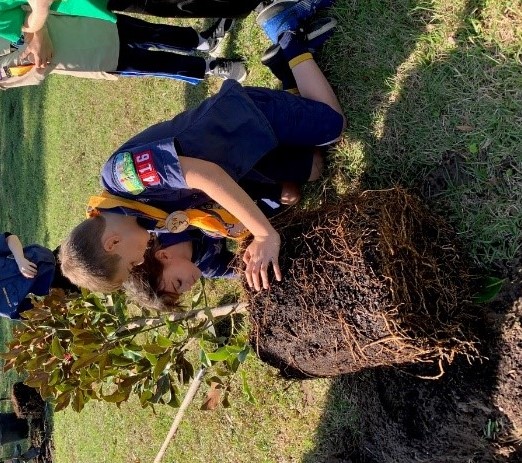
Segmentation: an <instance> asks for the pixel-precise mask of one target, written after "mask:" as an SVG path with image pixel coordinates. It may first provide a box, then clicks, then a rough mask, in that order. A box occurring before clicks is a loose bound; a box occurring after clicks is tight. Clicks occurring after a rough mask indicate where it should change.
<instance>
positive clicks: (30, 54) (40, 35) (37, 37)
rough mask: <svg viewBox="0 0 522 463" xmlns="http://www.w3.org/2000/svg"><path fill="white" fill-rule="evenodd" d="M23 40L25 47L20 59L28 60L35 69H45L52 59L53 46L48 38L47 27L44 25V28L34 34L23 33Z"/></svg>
mask: <svg viewBox="0 0 522 463" xmlns="http://www.w3.org/2000/svg"><path fill="white" fill-rule="evenodd" d="M24 40H25V43H26V44H27V45H26V48H25V50H24V51H23V52H22V54H21V55H20V58H21V59H24V60H28V61H29V62H31V63H33V64H34V65H35V66H36V67H37V68H44V67H46V66H47V65H48V64H49V63H50V62H51V58H52V57H53V44H52V42H51V38H50V37H49V32H48V31H47V26H45V25H44V27H42V28H41V29H40V30H39V31H37V32H34V33H31V32H26V33H24Z"/></svg>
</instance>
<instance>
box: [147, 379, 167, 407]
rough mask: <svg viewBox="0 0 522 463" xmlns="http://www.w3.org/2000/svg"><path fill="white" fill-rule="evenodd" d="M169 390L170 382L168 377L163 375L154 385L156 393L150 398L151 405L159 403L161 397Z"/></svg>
mask: <svg viewBox="0 0 522 463" xmlns="http://www.w3.org/2000/svg"><path fill="white" fill-rule="evenodd" d="M169 389H170V381H169V376H168V375H163V376H162V377H160V379H159V380H158V381H157V383H156V392H155V393H154V397H152V399H151V402H152V403H155V404H157V403H159V402H160V401H161V398H162V397H163V395H164V394H165V393H166V392H167V391H168V390H169Z"/></svg>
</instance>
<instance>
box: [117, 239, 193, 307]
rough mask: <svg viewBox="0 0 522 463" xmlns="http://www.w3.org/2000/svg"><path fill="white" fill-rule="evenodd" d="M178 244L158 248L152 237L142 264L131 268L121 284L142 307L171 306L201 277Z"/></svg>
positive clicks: (156, 241)
mask: <svg viewBox="0 0 522 463" xmlns="http://www.w3.org/2000/svg"><path fill="white" fill-rule="evenodd" d="M182 246H183V245H181V246H180V244H177V245H173V246H169V247H167V248H161V246H160V244H159V242H158V240H157V239H154V240H152V241H151V245H150V246H149V248H148V249H147V251H146V253H145V256H144V261H143V263H142V264H141V265H138V266H136V267H135V268H134V269H133V271H132V272H131V275H130V277H129V278H128V279H127V281H126V282H125V284H124V289H125V292H126V293H127V295H128V296H129V297H130V298H131V299H133V300H134V301H135V302H137V303H138V304H140V305H143V306H146V307H151V308H155V309H158V310H167V309H169V308H170V309H171V308H173V307H175V306H176V305H177V302H178V299H179V296H180V295H181V294H182V293H184V292H186V291H188V290H189V289H190V288H191V287H192V286H193V285H194V283H195V282H196V281H197V280H198V279H199V277H200V276H201V271H200V270H199V269H198V268H197V267H196V265H195V264H194V263H193V262H192V261H191V260H190V259H189V258H188V256H187V255H184V254H186V253H185V252H183V247H182ZM180 251H181V252H180Z"/></svg>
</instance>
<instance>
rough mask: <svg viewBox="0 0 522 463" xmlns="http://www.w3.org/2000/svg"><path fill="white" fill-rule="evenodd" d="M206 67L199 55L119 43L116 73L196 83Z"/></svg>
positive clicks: (202, 77)
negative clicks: (147, 48) (154, 49)
mask: <svg viewBox="0 0 522 463" xmlns="http://www.w3.org/2000/svg"><path fill="white" fill-rule="evenodd" d="M206 69H207V63H206V61H205V59H203V58H201V57H199V56H188V55H181V54H177V53H172V52H167V51H151V50H143V49H140V48H132V47H129V46H125V45H124V44H120V56H119V58H118V67H117V69H116V74H120V75H125V76H152V77H166V78H169V79H177V80H184V81H187V82H189V83H192V84H197V83H198V82H200V81H201V80H202V79H204V78H205V71H206Z"/></svg>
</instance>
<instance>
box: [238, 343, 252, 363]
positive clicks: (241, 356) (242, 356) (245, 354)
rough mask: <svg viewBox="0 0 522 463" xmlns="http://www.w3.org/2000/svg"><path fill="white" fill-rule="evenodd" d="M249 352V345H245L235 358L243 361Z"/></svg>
mask: <svg viewBox="0 0 522 463" xmlns="http://www.w3.org/2000/svg"><path fill="white" fill-rule="evenodd" d="M249 353H250V346H248V345H246V346H245V347H244V349H243V350H242V351H241V352H240V353H239V355H238V356H237V359H238V360H239V361H240V362H241V363H244V362H245V360H246V359H247V357H248V354H249Z"/></svg>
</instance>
